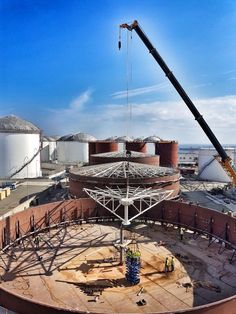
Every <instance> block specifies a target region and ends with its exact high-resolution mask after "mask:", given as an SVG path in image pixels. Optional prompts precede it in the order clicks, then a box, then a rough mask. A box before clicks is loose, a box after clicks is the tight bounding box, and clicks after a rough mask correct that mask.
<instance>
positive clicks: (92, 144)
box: [88, 142, 96, 164]
mask: <svg viewBox="0 0 236 314" xmlns="http://www.w3.org/2000/svg"><path fill="white" fill-rule="evenodd" d="M88 150H89V151H88V155H89V164H91V155H93V154H96V143H95V142H89V145H88Z"/></svg>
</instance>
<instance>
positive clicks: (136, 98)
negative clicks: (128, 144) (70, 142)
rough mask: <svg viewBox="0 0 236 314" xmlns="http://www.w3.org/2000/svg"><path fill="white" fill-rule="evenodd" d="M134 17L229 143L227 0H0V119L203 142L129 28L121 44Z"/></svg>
mask: <svg viewBox="0 0 236 314" xmlns="http://www.w3.org/2000/svg"><path fill="white" fill-rule="evenodd" d="M134 19H137V20H138V21H139V24H140V26H141V27H142V29H143V30H144V31H145V33H146V34H147V35H148V37H149V39H150V40H151V42H152V43H153V45H154V46H155V47H156V48H157V50H158V51H159V53H160V54H161V56H162V57H163V59H164V60H165V61H166V63H167V64H168V66H169V67H170V69H171V70H172V71H173V73H174V74H175V76H176V77H177V79H178V80H179V81H180V83H181V84H182V86H183V87H184V89H185V90H186V92H187V93H188V94H189V96H190V98H191V99H192V100H193V102H194V103H195V105H196V106H197V108H198V109H199V111H200V112H201V113H202V114H203V115H204V117H205V119H206V121H207V122H208V124H209V125H210V127H211V128H212V130H213V131H214V132H215V134H216V136H217V137H218V139H219V140H220V142H222V143H229V144H230V143H236V139H235V134H236V88H235V86H236V32H235V29H236V1H234V0H224V1H223V0H188V1H186V0H155V1H151V0H147V1H140V0H136V1H132V0H130V1H123V0H120V1H113V0H110V1H105V0H100V1H98V0H97V1H93V0H92V1H85V0H84V1H80V0H69V1H68V0H67V1H66V0H50V1H49V0H0V44H1V51H0V116H5V115H8V114H15V115H18V116H20V117H22V118H24V119H26V120H29V121H31V122H33V123H35V124H36V125H38V126H39V127H40V128H42V129H43V132H44V134H47V135H55V134H58V135H64V134H68V133H74V132H76V133H77V132H81V131H83V132H88V133H90V134H92V135H94V136H97V137H98V138H105V137H108V136H111V135H126V134H128V135H130V136H136V137H138V136H148V135H153V134H156V135H158V136H160V137H161V138H164V139H175V140H177V141H179V142H180V143H209V141H208V139H207V138H206V136H205V135H204V133H203V132H202V131H201V129H200V127H199V126H198V125H197V123H196V121H194V118H193V117H192V115H191V113H190V112H189V111H188V108H187V107H186V105H185V104H184V103H183V102H182V101H181V99H180V97H179V96H178V95H177V93H176V91H175V90H174V88H173V87H172V86H171V84H170V83H169V82H168V80H167V79H166V77H165V76H164V74H163V72H162V71H161V69H160V68H159V66H158V65H157V64H156V62H155V61H154V59H153V58H152V56H151V55H150V54H149V53H148V52H147V49H146V47H145V46H144V45H143V43H142V42H141V41H140V39H139V38H138V36H137V35H136V33H135V32H133V34H132V39H131V38H130V33H128V34H127V31H126V30H123V31H122V49H121V51H119V50H118V46H117V42H118V34H119V32H118V25H119V24H120V23H124V22H132V21H133V20H134ZM127 41H128V44H127ZM127 87H128V90H129V92H128V101H127Z"/></svg>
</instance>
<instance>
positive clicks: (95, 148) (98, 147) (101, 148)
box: [89, 141, 118, 164]
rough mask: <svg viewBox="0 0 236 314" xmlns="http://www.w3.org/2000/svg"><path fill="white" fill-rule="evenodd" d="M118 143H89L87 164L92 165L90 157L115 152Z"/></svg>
mask: <svg viewBox="0 0 236 314" xmlns="http://www.w3.org/2000/svg"><path fill="white" fill-rule="evenodd" d="M116 151H118V143H116V142H108V141H97V142H89V164H91V163H92V159H91V155H95V154H102V153H109V152H116Z"/></svg>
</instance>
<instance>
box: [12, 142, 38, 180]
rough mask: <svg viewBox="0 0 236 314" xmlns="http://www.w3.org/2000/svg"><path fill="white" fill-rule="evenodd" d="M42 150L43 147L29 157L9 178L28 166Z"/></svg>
mask: <svg viewBox="0 0 236 314" xmlns="http://www.w3.org/2000/svg"><path fill="white" fill-rule="evenodd" d="M41 150H42V148H39V149H38V150H37V152H36V153H35V154H34V155H33V156H32V157H31V158H30V159H28V160H27V161H26V162H25V163H24V164H23V165H22V166H21V167H20V168H19V169H17V170H16V171H15V172H13V173H12V174H11V175H10V176H9V179H11V178H12V177H14V176H15V175H16V174H18V173H19V172H21V171H22V170H23V169H24V168H25V167H27V166H28V165H29V164H30V163H31V162H32V161H33V160H34V158H35V157H36V156H37V155H38V154H39V153H40V151H41Z"/></svg>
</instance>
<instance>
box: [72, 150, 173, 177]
mask: <svg viewBox="0 0 236 314" xmlns="http://www.w3.org/2000/svg"><path fill="white" fill-rule="evenodd" d="M117 154H119V153H117ZM138 154H139V153H138ZM173 173H178V171H177V170H173V169H171V168H165V167H156V166H150V165H145V164H140V163H135V162H128V161H120V162H115V163H108V164H101V165H97V166H96V167H94V166H88V167H84V168H81V169H79V170H78V172H77V174H79V175H80V176H89V177H91V176H92V177H106V178H127V177H129V178H130V179H137V178H138V179H142V178H147V177H148V178H155V177H163V176H167V175H172V174H173Z"/></svg>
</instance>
